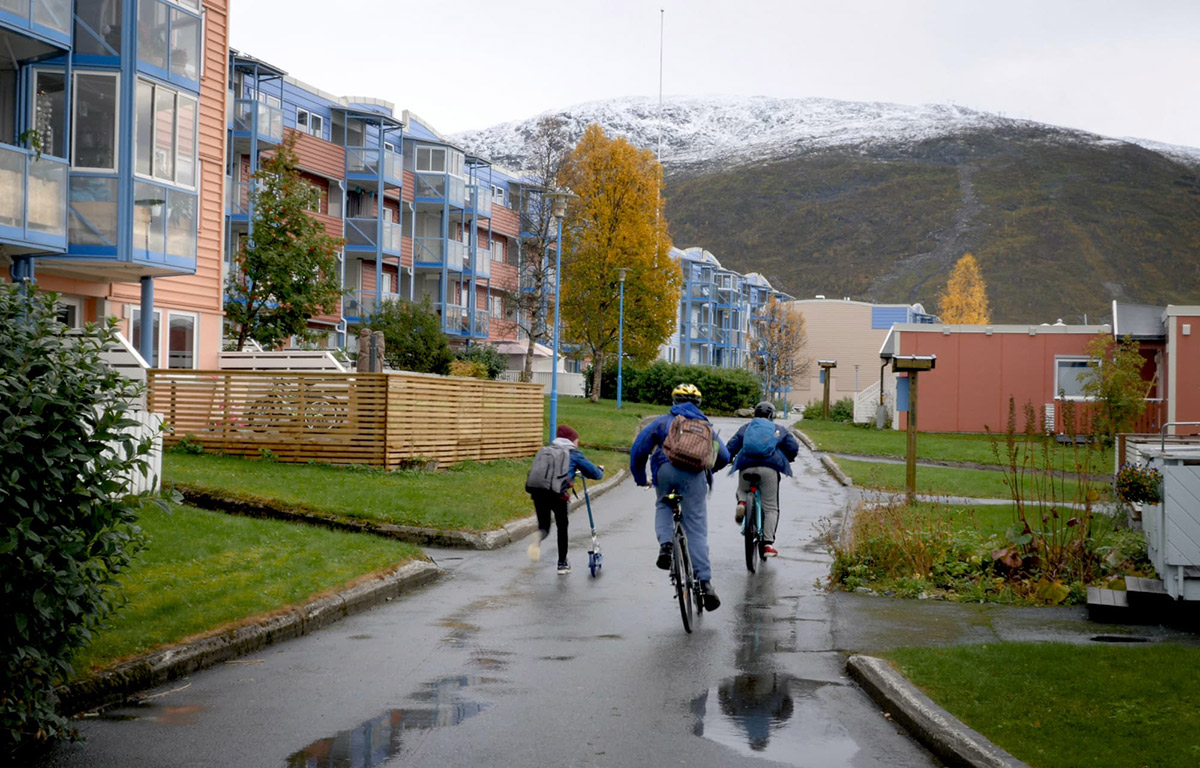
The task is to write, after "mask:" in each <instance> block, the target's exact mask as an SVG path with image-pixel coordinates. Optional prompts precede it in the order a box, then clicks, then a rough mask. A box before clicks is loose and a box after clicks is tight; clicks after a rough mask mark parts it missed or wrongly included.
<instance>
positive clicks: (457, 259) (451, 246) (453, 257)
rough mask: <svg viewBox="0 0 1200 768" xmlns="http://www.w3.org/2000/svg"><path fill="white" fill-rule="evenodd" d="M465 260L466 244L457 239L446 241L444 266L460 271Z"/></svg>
mask: <svg viewBox="0 0 1200 768" xmlns="http://www.w3.org/2000/svg"><path fill="white" fill-rule="evenodd" d="M466 260H467V245H466V243H460V242H458V241H457V240H451V241H449V242H448V243H446V266H447V267H449V268H450V269H453V270H456V271H458V272H462V268H463V262H465V261H466Z"/></svg>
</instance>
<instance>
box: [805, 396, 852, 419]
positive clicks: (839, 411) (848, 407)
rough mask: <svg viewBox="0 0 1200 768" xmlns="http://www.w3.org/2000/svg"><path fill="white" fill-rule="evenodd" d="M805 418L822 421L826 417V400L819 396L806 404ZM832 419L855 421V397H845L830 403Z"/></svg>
mask: <svg viewBox="0 0 1200 768" xmlns="http://www.w3.org/2000/svg"><path fill="white" fill-rule="evenodd" d="M804 418H805V419H807V420H809V421H822V420H824V418H825V401H824V400H823V399H822V398H819V397H818V398H817V399H815V400H812V401H811V402H809V403H808V405H806V406H804ZM829 420H830V421H854V398H852V397H843V398H842V399H841V400H837V401H835V402H832V403H830V404H829Z"/></svg>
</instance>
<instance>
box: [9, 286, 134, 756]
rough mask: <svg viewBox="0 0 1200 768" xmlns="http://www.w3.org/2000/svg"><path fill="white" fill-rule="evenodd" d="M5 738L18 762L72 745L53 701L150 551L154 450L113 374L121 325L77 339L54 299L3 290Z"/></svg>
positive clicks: (127, 387)
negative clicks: (52, 743) (107, 360)
mask: <svg viewBox="0 0 1200 768" xmlns="http://www.w3.org/2000/svg"><path fill="white" fill-rule="evenodd" d="M0 329H2V332H3V338H4V344H2V345H0V468H2V469H0V472H2V474H3V481H2V482H0V583H2V584H3V592H4V606H5V608H4V611H3V613H2V614H0V668H2V671H0V733H2V734H3V739H4V742H5V744H4V749H5V751H9V750H12V749H15V748H17V747H19V746H21V745H23V744H28V743H30V742H34V741H46V740H50V739H54V738H60V737H63V736H67V735H70V733H71V728H70V724H69V722H68V721H67V720H66V719H65V718H63V717H61V716H59V715H58V714H57V713H56V712H55V709H54V697H53V691H54V688H55V686H56V685H58V684H60V683H62V682H64V681H65V680H66V679H67V678H68V677H69V676H70V675H71V673H72V667H71V659H72V656H73V655H74V653H75V652H76V651H77V650H78V649H80V648H82V647H83V646H84V645H85V644H87V642H88V641H89V639H90V638H91V636H92V633H93V632H94V631H95V630H96V629H97V628H98V627H100V626H102V623H103V621H104V619H105V617H106V616H108V615H109V614H111V612H112V611H113V610H114V609H115V608H116V607H117V605H118V603H119V600H120V598H119V594H118V592H117V591H116V590H115V588H114V577H115V576H116V575H117V574H119V573H120V572H122V571H123V570H125V568H126V567H127V566H128V565H129V563H130V560H131V559H132V558H133V556H134V554H135V553H136V552H137V551H138V550H139V549H140V548H141V547H142V545H143V536H142V533H141V530H140V529H139V528H138V526H137V525H136V519H137V512H138V507H139V506H140V500H139V499H137V498H136V497H132V496H127V495H125V488H126V483H125V482H124V480H123V479H122V478H123V477H130V476H133V474H134V473H137V472H144V471H146V469H147V460H146V454H147V453H148V451H149V450H150V447H151V441H150V439H149V438H146V439H143V440H138V439H136V438H135V437H133V436H132V435H130V434H126V433H123V431H122V430H124V429H126V428H128V427H132V426H134V424H135V422H133V421H132V420H130V419H128V418H126V411H127V408H128V403H130V402H132V401H134V400H135V399H136V398H137V397H138V395H139V387H138V386H137V385H136V384H134V383H132V382H130V381H129V380H127V379H125V378H123V377H121V376H120V375H119V374H118V373H116V372H115V371H114V370H113V369H111V368H109V367H108V366H106V365H105V364H104V362H103V361H102V360H101V357H100V351H101V348H102V346H103V345H104V344H105V343H106V342H108V341H111V340H112V339H113V337H114V336H115V333H116V331H115V321H110V322H109V324H108V325H105V326H102V327H99V326H89V327H88V329H86V330H85V331H84V332H83V333H82V334H80V335H71V336H69V335H68V332H67V329H66V327H65V326H63V325H62V324H61V323H59V322H58V320H57V318H56V310H55V296H53V295H52V294H41V293H37V292H33V293H31V294H30V295H29V296H28V297H26V296H24V295H23V294H22V292H21V289H20V288H19V287H14V286H0Z"/></svg>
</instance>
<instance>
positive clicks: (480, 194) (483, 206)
mask: <svg viewBox="0 0 1200 768" xmlns="http://www.w3.org/2000/svg"><path fill="white" fill-rule="evenodd" d="M467 201H468V205H467V207H468V208H470V209H472V210H474V211H475V212H476V214H478V215H479V216H481V217H483V218H489V219H490V218H491V217H492V189H491V187H486V188H485V187H481V186H479V185H478V184H471V185H469V186H468V187H467Z"/></svg>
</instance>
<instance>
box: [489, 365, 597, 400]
mask: <svg viewBox="0 0 1200 768" xmlns="http://www.w3.org/2000/svg"><path fill="white" fill-rule="evenodd" d="M496 380H497V381H520V380H521V372H520V371H501V372H500V375H499V376H497V377H496ZM533 383H534V384H541V385H542V390H543V391H544V392H545V393H546V394H547V395H549V394H550V383H551V382H550V371H534V372H533ZM585 392H586V390H585V389H584V382H583V374H582V373H564V372H562V371H559V372H558V394H560V395H564V396H566V397H583V396H584V394H585Z"/></svg>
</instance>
